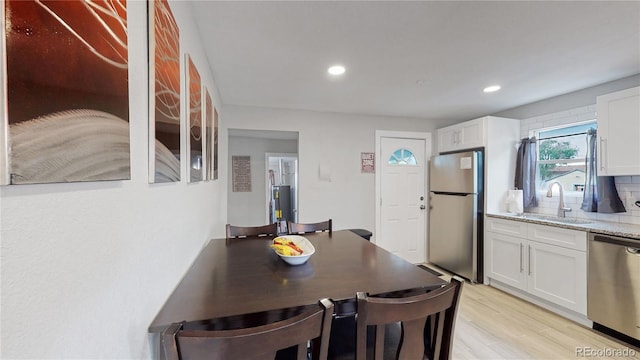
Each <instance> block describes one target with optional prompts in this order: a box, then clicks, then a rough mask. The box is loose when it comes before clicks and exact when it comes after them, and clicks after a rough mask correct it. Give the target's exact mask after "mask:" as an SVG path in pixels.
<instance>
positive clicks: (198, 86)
mask: <svg viewBox="0 0 640 360" xmlns="http://www.w3.org/2000/svg"><path fill="white" fill-rule="evenodd" d="M186 58H187V61H186V64H187V91H188V94H187V98H188V99H189V107H188V109H189V115H188V119H189V136H188V138H187V140H188V141H187V145H188V146H187V150H188V154H187V155H188V157H187V163H188V164H189V182H195V181H202V180H204V178H203V175H204V171H203V170H204V163H203V162H202V158H203V151H202V145H203V143H204V142H203V141H202V135H203V131H202V83H201V81H200V73H199V72H198V69H197V68H196V66H195V64H194V63H193V60H192V59H191V57H190V56H189V55H187V56H186Z"/></svg>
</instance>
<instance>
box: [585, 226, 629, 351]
mask: <svg viewBox="0 0 640 360" xmlns="http://www.w3.org/2000/svg"><path fill="white" fill-rule="evenodd" d="M588 269H589V270H588V274H587V284H588V285H587V317H588V318H589V319H591V320H592V321H593V322H594V329H597V328H598V325H603V326H605V327H607V328H610V329H613V330H615V331H617V332H620V333H622V334H624V335H627V336H630V337H631V338H634V339H635V340H637V341H640V240H638V239H632V238H625V237H619V236H610V235H601V234H594V233H590V234H589V263H588ZM599 330H602V329H599Z"/></svg>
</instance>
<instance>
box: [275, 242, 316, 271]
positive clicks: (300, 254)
mask: <svg viewBox="0 0 640 360" xmlns="http://www.w3.org/2000/svg"><path fill="white" fill-rule="evenodd" d="M271 248H273V250H275V252H276V254H278V256H280V258H282V260H284V261H285V262H286V263H287V264H290V265H300V264H304V263H305V262H307V260H309V258H310V257H311V255H313V253H314V252H315V251H316V249H315V248H314V247H313V245H312V244H311V242H309V240H307V238H305V237H303V236H299V235H285V236H278V237H277V238H275V239H273V243H272V244H271Z"/></svg>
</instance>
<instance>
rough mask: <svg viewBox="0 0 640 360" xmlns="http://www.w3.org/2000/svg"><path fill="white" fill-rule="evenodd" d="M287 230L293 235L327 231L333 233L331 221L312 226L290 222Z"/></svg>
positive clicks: (312, 224)
mask: <svg viewBox="0 0 640 360" xmlns="http://www.w3.org/2000/svg"><path fill="white" fill-rule="evenodd" d="M287 228H288V229H289V234H292V235H293V234H308V233H314V232H324V231H327V232H329V233H330V232H331V231H332V226H331V219H329V220H327V221H321V222H317V223H311V224H300V223H295V222H292V221H288V222H287Z"/></svg>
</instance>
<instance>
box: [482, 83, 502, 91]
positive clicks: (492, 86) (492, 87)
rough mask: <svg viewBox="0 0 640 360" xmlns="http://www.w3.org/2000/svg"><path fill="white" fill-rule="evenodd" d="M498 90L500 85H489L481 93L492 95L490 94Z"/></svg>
mask: <svg viewBox="0 0 640 360" xmlns="http://www.w3.org/2000/svg"><path fill="white" fill-rule="evenodd" d="M498 90H500V85H491V86H487V87H486V88H484V89H483V90H482V91H484V92H486V93H492V92H496V91H498Z"/></svg>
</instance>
